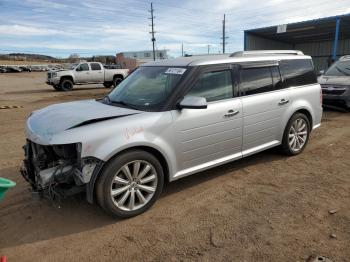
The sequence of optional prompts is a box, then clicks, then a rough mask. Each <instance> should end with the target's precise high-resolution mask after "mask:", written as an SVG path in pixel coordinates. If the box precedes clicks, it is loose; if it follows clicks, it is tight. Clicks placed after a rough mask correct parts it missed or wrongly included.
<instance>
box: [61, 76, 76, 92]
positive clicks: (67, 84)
mask: <svg viewBox="0 0 350 262" xmlns="http://www.w3.org/2000/svg"><path fill="white" fill-rule="evenodd" d="M73 85H74V84H73V81H72V80H70V79H69V78H63V79H62V80H61V82H60V86H59V87H60V89H61V90H62V91H71V90H72V89H73Z"/></svg>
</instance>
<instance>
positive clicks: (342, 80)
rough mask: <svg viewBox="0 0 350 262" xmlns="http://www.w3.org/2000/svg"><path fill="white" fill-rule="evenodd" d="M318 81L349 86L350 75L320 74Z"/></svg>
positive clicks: (325, 83) (322, 83) (324, 83)
mask: <svg viewBox="0 0 350 262" xmlns="http://www.w3.org/2000/svg"><path fill="white" fill-rule="evenodd" d="M318 83H319V84H321V85H339V86H349V85H350V76H324V75H323V76H320V77H319V78H318Z"/></svg>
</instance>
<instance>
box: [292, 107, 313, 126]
mask: <svg viewBox="0 0 350 262" xmlns="http://www.w3.org/2000/svg"><path fill="white" fill-rule="evenodd" d="M297 113H302V114H304V115H305V116H306V117H307V119H308V120H309V123H310V131H311V130H312V127H313V118H312V114H311V112H310V111H309V110H308V109H306V108H300V109H298V110H297V111H295V112H294V114H293V115H295V114H297ZM293 115H292V116H293Z"/></svg>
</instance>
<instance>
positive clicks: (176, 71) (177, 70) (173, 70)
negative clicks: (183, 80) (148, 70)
mask: <svg viewBox="0 0 350 262" xmlns="http://www.w3.org/2000/svg"><path fill="white" fill-rule="evenodd" d="M185 71H186V68H174V67H171V68H168V70H166V71H165V73H166V74H173V75H182V74H183V73H185Z"/></svg>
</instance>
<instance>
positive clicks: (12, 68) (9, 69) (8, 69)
mask: <svg viewBox="0 0 350 262" xmlns="http://www.w3.org/2000/svg"><path fill="white" fill-rule="evenodd" d="M19 72H22V69H21V68H19V67H18V66H7V67H6V73H19Z"/></svg>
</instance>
